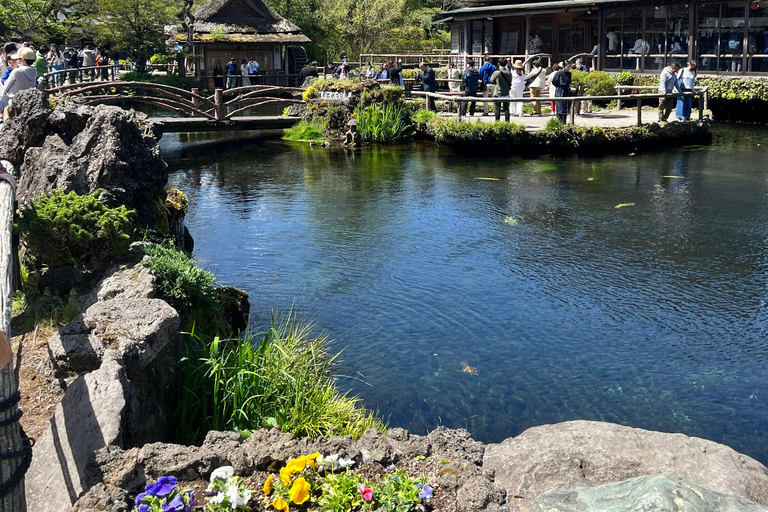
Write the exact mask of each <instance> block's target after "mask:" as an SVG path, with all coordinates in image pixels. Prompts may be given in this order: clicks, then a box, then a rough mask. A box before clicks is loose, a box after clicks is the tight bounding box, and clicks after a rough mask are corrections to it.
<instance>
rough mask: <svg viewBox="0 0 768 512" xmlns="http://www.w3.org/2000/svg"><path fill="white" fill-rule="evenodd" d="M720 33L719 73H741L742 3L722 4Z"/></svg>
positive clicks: (742, 49)
mask: <svg viewBox="0 0 768 512" xmlns="http://www.w3.org/2000/svg"><path fill="white" fill-rule="evenodd" d="M722 9H723V12H722V30H721V32H720V71H722V72H726V73H741V71H742V60H743V56H744V53H743V52H744V14H745V12H744V2H740V1H739V2H724V3H723V6H722Z"/></svg>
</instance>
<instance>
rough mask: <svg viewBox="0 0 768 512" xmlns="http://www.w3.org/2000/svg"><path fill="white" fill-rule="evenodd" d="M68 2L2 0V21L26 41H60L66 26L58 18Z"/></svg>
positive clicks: (0, 18)
mask: <svg viewBox="0 0 768 512" xmlns="http://www.w3.org/2000/svg"><path fill="white" fill-rule="evenodd" d="M65 8H66V4H65V3H64V2H60V1H57V0H2V2H0V23H2V24H3V25H5V26H6V27H7V28H8V29H9V30H10V31H11V33H12V34H15V35H16V36H17V37H20V38H21V39H22V40H24V41H32V42H34V43H36V44H40V43H47V42H50V41H59V40H61V39H63V38H64V35H65V28H64V25H63V24H62V23H61V21H60V20H59V19H58V16H59V14H63V11H64V9H65Z"/></svg>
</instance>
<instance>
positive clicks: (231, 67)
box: [227, 62, 237, 76]
mask: <svg viewBox="0 0 768 512" xmlns="http://www.w3.org/2000/svg"><path fill="white" fill-rule="evenodd" d="M236 74H237V64H234V63H232V62H228V63H227V76H230V75H236Z"/></svg>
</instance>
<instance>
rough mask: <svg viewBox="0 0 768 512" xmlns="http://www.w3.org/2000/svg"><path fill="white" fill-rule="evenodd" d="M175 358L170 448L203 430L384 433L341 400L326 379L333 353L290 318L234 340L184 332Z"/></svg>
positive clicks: (354, 402)
mask: <svg viewBox="0 0 768 512" xmlns="http://www.w3.org/2000/svg"><path fill="white" fill-rule="evenodd" d="M190 336H191V338H192V339H193V340H194V342H192V343H189V344H188V352H187V355H186V357H185V358H183V359H182V361H181V363H180V367H179V375H181V376H182V382H181V384H180V388H179V392H180V396H179V398H178V410H177V411H176V421H175V423H176V425H177V433H178V439H177V440H178V441H180V442H190V443H194V442H199V441H201V440H202V439H203V437H204V436H205V434H206V433H207V432H208V431H209V430H233V429H239V430H250V429H257V428H259V427H261V426H262V425H270V424H271V425H275V426H277V427H279V428H280V430H282V431H284V432H292V433H293V434H295V435H297V436H311V437H319V436H329V435H351V436H352V437H354V438H358V437H360V436H361V435H362V434H363V432H365V431H366V430H367V429H368V428H377V429H379V430H384V428H385V427H384V424H383V423H382V422H381V421H380V420H379V419H377V418H376V416H375V415H374V414H373V413H372V412H370V411H368V410H366V409H363V408H362V407H361V406H360V399H359V398H357V397H353V396H350V395H349V394H347V393H342V392H341V391H340V390H339V388H338V386H337V384H336V379H335V378H334V377H333V372H334V371H335V370H337V369H338V364H339V361H338V354H336V355H331V354H330V353H329V352H328V338H327V337H326V336H312V335H311V325H307V324H301V323H299V322H298V321H296V320H295V319H293V318H292V317H291V316H290V315H288V316H287V317H286V318H285V319H284V320H282V321H279V320H278V319H276V318H273V320H272V327H271V328H270V329H269V331H267V332H266V333H264V334H263V335H261V336H255V335H251V336H244V337H242V338H236V339H221V338H219V337H213V338H210V337H204V336H200V335H197V334H195V332H192V333H190Z"/></svg>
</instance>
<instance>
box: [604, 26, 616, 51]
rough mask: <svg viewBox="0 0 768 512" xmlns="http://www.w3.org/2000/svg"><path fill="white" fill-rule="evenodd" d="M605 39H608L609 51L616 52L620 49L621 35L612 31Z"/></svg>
mask: <svg viewBox="0 0 768 512" xmlns="http://www.w3.org/2000/svg"><path fill="white" fill-rule="evenodd" d="M605 37H606V39H608V50H610V51H612V52H615V51H616V50H617V49H618V47H619V35H618V34H617V33H616V32H614V31H610V32H608V33H607V34H605Z"/></svg>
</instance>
